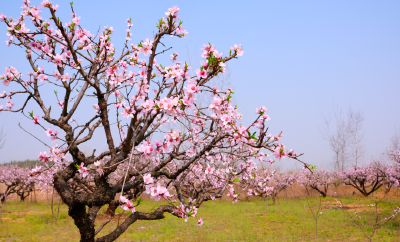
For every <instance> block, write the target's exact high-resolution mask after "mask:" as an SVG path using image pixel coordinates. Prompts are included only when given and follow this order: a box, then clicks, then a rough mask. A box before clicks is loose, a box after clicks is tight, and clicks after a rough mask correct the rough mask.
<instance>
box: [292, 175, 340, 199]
mask: <svg viewBox="0 0 400 242" xmlns="http://www.w3.org/2000/svg"><path fill="white" fill-rule="evenodd" d="M298 181H299V182H300V183H301V184H303V186H304V187H306V189H307V187H310V188H312V189H314V190H315V191H317V192H319V193H320V194H321V195H322V196H323V197H326V195H327V194H328V187H329V185H330V184H331V183H332V182H333V173H332V172H328V171H324V170H315V171H314V172H310V171H309V170H303V173H302V174H301V175H300V177H299V179H298Z"/></svg>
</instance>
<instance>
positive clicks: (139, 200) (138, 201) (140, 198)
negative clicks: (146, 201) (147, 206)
mask: <svg viewBox="0 0 400 242" xmlns="http://www.w3.org/2000/svg"><path fill="white" fill-rule="evenodd" d="M141 201H142V197H139V199H138V200H137V204H136V206H139V204H140V202H141Z"/></svg>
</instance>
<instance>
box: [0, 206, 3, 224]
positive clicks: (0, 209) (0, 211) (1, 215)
mask: <svg viewBox="0 0 400 242" xmlns="http://www.w3.org/2000/svg"><path fill="white" fill-rule="evenodd" d="M2 217H3V204H0V223H1V222H2V221H3V220H2Z"/></svg>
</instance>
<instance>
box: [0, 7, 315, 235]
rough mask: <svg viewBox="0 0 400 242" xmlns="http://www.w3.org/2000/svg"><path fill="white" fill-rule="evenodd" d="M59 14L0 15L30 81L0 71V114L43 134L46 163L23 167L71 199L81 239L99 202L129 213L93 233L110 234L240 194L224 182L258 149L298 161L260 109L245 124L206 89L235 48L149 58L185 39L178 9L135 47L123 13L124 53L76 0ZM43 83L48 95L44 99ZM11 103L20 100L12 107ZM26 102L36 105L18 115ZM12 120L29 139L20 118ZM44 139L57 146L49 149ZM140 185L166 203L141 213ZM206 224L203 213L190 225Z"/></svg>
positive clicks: (253, 162)
mask: <svg viewBox="0 0 400 242" xmlns="http://www.w3.org/2000/svg"><path fill="white" fill-rule="evenodd" d="M57 9H58V5H55V4H52V3H51V2H49V1H48V0H45V1H43V2H42V3H41V5H40V6H32V5H31V4H30V2H29V1H28V0H24V5H23V6H22V13H21V15H20V16H19V17H18V18H12V17H8V18H7V17H6V16H4V15H2V14H0V21H2V22H4V23H5V24H6V25H7V27H8V32H7V35H8V36H9V37H10V38H9V39H8V40H7V41H6V43H7V45H15V46H18V47H20V48H22V49H24V50H25V52H26V58H27V62H28V64H29V65H30V67H31V71H30V72H28V73H27V77H26V78H25V77H23V76H22V73H20V72H19V71H18V70H17V68H15V67H12V66H10V67H6V69H5V73H4V74H3V75H1V76H0V78H1V80H2V83H3V85H4V86H10V87H12V88H13V90H14V91H11V92H9V93H7V92H5V91H4V92H3V93H0V99H3V100H7V102H6V104H5V107H3V106H0V110H2V111H6V112H14V113H17V112H22V113H23V114H24V116H25V117H26V118H28V119H30V121H29V122H33V123H34V124H35V125H36V127H37V128H38V129H42V130H43V132H45V133H46V134H47V136H48V137H49V140H46V141H44V140H41V139H39V138H38V137H35V138H36V139H38V140H39V141H40V142H42V143H43V144H44V145H46V146H47V147H48V150H46V151H41V152H40V153H39V160H40V161H41V162H43V164H42V165H41V166H38V167H36V168H35V169H33V170H32V171H31V173H30V174H31V176H32V177H37V176H38V177H39V176H41V175H42V174H43V173H44V172H47V171H51V173H52V175H53V176H52V177H53V187H54V189H55V190H56V191H57V193H58V194H59V195H60V197H61V199H62V201H63V202H64V203H65V204H66V205H67V206H68V214H69V215H70V216H71V217H72V219H73V220H74V223H75V225H76V226H77V227H78V229H79V231H80V235H81V241H94V240H95V236H96V234H97V233H98V232H99V231H100V230H101V229H102V228H104V226H106V224H103V225H101V226H100V227H99V228H97V230H96V229H95V219H96V216H97V214H98V212H99V210H100V208H102V207H103V206H104V205H108V206H109V210H111V213H112V212H114V211H115V209H116V207H117V206H121V207H122V208H123V209H124V211H126V212H131V214H130V215H129V216H128V217H127V218H126V219H125V220H124V221H123V222H121V223H120V224H118V226H117V227H116V228H115V229H114V230H113V231H111V232H110V233H109V234H106V235H104V236H103V237H100V238H97V239H96V241H113V240H116V239H117V238H118V237H119V236H120V235H121V234H122V233H123V232H125V231H126V229H128V227H129V226H130V225H131V224H132V223H135V222H136V221H137V220H157V219H163V218H164V213H171V214H173V215H174V216H176V217H179V218H184V219H185V220H187V219H189V218H190V217H195V216H196V213H197V209H198V207H199V206H200V204H201V203H202V202H204V201H206V200H209V199H212V197H216V196H217V195H218V194H222V193H223V191H224V190H226V189H228V191H229V194H232V196H233V195H236V193H235V191H234V188H233V186H232V183H233V182H235V181H236V180H237V179H239V180H240V179H243V178H244V176H246V174H247V173H246V172H245V171H251V170H253V169H256V167H257V163H262V162H263V161H264V157H265V155H264V152H272V153H273V154H274V156H275V157H276V158H277V159H282V158H284V157H289V158H293V159H296V160H298V158H297V157H298V156H299V155H297V154H296V153H294V152H293V151H287V150H286V149H285V147H284V145H283V144H282V143H279V142H278V141H279V139H280V137H281V135H272V134H267V129H268V128H267V126H266V122H267V121H268V120H269V116H268V115H267V114H266V109H265V107H260V108H257V109H256V117H255V118H254V121H253V122H251V123H249V124H248V125H246V126H244V125H241V124H239V122H238V121H239V120H241V119H242V115H241V114H240V113H239V112H238V109H237V107H236V106H233V105H232V102H231V100H232V96H233V95H234V92H233V91H232V89H229V88H228V89H226V90H220V89H219V88H218V87H215V86H210V81H211V80H212V79H213V78H216V77H218V75H222V74H223V73H224V72H225V66H226V63H227V62H228V61H231V60H232V59H237V58H238V57H239V56H241V55H243V53H244V51H243V48H242V47H241V46H240V45H234V46H233V47H231V49H230V51H229V52H228V51H227V52H228V53H227V52H225V54H223V53H222V52H221V51H217V50H216V48H215V46H214V45H212V44H206V45H204V46H203V49H202V54H201V56H202V61H201V62H200V66H199V67H195V66H194V67H192V66H189V65H188V64H187V63H186V62H182V61H180V60H179V59H180V58H179V56H180V55H179V54H178V53H176V52H172V51H171V55H170V61H171V62H169V63H167V64H165V63H163V64H162V63H160V62H158V61H157V60H156V57H157V58H158V57H159V56H160V55H162V54H167V53H168V51H169V50H170V49H171V48H166V47H165V46H164V45H163V44H162V39H163V38H164V37H178V38H183V37H186V36H187V34H188V32H187V31H185V30H184V29H183V28H182V21H180V19H179V16H178V12H179V8H178V7H175V6H172V7H171V8H170V9H168V11H167V12H166V13H165V17H163V18H161V19H159V20H158V22H157V29H156V32H155V33H154V35H153V39H151V38H146V39H145V40H144V41H138V42H136V44H133V43H130V41H131V37H132V33H131V27H132V25H133V24H132V20H131V19H127V21H126V22H127V25H128V26H127V29H126V41H125V43H124V46H123V49H122V51H121V52H118V53H122V54H120V55H117V50H116V49H115V48H114V47H113V43H112V41H111V38H112V35H113V32H114V30H113V28H112V27H104V28H103V29H102V30H101V31H99V32H98V33H96V34H92V33H91V32H90V31H88V30H86V29H85V28H84V27H83V26H81V24H80V16H78V15H77V13H76V12H75V11H74V8H73V5H72V3H71V11H72V18H71V19H69V20H62V19H60V18H59V17H58V16H57ZM42 12H43V16H42ZM45 17H48V19H49V21H47V20H45ZM28 25H29V26H28ZM163 46H164V47H163ZM191 69H193V70H194V69H195V71H194V73H195V76H191V75H190V70H191ZM50 88H52V89H53V90H54V94H55V95H54V97H53V98H50V97H48V90H49V89H50ZM50 90H51V89H50ZM76 90H77V92H75V91H76ZM200 97H211V98H204V99H203V98H200ZM17 98H20V100H22V101H21V103H20V104H17V103H14V102H13V101H14V100H18V99H17ZM199 99H201V100H203V101H202V102H198V101H197V100H199ZM86 100H88V101H90V102H93V108H94V109H93V115H91V116H90V117H88V115H87V110H85V109H84V108H83V107H82V106H84V105H85V102H87V101H86ZM207 100H209V101H208V102H206V101H207ZM28 103H29V104H35V105H36V106H37V107H38V108H39V109H40V112H39V113H36V111H35V113H34V112H33V111H32V112H28V113H26V111H25V108H26V106H27V104H28ZM17 105H18V107H14V106H17ZM166 124H170V126H169V127H167V125H166ZM20 127H21V128H22V129H23V130H25V131H26V132H27V133H28V134H31V132H29V130H27V129H26V128H25V127H24V122H21V125H20ZM95 132H96V133H101V134H102V135H103V136H104V137H105V139H106V144H107V147H108V148H107V150H106V151H104V152H101V153H100V154H96V153H95V152H93V153H92V155H91V156H88V154H86V155H85V154H84V152H82V150H81V149H80V148H79V147H80V145H84V144H85V143H86V142H88V141H89V140H91V139H92V138H93V135H94V133H95ZM50 141H52V142H57V143H61V144H60V145H57V144H56V145H52V146H50V145H49V144H48V143H49V142H50ZM69 155H70V157H71V158H72V159H71V160H70V159H69ZM49 162H53V163H52V164H49ZM303 164H304V165H305V166H306V167H309V165H308V164H305V163H303ZM204 189H205V192H204V191H203V190H204ZM198 191H199V192H198ZM143 192H146V193H147V194H150V196H151V198H153V199H155V200H157V201H158V200H162V201H164V202H165V204H164V205H160V206H159V207H158V208H157V209H156V210H155V211H153V212H150V213H144V212H140V211H137V210H139V208H140V207H138V206H139V205H140V202H141V200H140V198H139V196H140V194H142V193H143ZM117 194H120V196H119V197H116V196H117ZM115 199H117V200H115ZM135 199H137V200H136V202H133V201H134V200H135ZM176 199H178V200H176ZM233 199H234V200H235V199H236V198H235V197H234V196H233ZM202 224H203V221H202V219H201V218H200V219H199V220H198V225H199V226H201V225H202Z"/></svg>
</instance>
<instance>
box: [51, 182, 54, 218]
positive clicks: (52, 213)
mask: <svg viewBox="0 0 400 242" xmlns="http://www.w3.org/2000/svg"><path fill="white" fill-rule="evenodd" d="M53 201H54V187H53V192H52V193H51V219H54V210H53Z"/></svg>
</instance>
